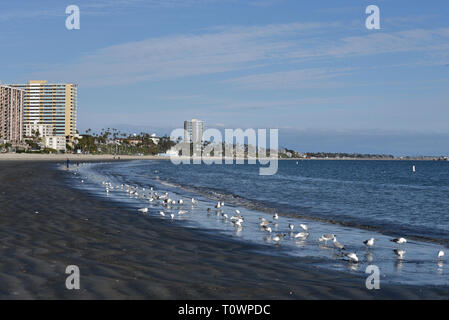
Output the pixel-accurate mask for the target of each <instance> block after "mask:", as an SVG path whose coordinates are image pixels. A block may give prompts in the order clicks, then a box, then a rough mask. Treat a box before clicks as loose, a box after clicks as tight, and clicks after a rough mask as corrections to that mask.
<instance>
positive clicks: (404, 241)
mask: <svg viewBox="0 0 449 320" xmlns="http://www.w3.org/2000/svg"><path fill="white" fill-rule="evenodd" d="M390 241H393V242H394V243H396V244H403V243H407V239H405V238H402V237H400V238H396V239H391V240H390Z"/></svg>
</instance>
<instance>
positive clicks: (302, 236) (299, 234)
mask: <svg viewBox="0 0 449 320" xmlns="http://www.w3.org/2000/svg"><path fill="white" fill-rule="evenodd" d="M308 236H309V233H308V232H298V233H297V234H295V239H298V238H299V239H305V238H307V237H308Z"/></svg>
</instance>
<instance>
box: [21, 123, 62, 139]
mask: <svg viewBox="0 0 449 320" xmlns="http://www.w3.org/2000/svg"><path fill="white" fill-rule="evenodd" d="M54 131H55V128H54V127H53V125H51V124H42V123H41V124H39V123H38V122H37V121H36V122H35V123H32V124H26V125H25V131H24V135H25V137H32V136H34V135H35V133H36V132H39V137H41V138H42V137H47V136H53V135H55V132H54Z"/></svg>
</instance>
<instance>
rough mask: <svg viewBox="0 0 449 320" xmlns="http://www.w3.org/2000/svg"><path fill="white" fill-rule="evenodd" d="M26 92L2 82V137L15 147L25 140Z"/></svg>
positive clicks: (0, 115) (0, 91)
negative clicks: (24, 107)
mask: <svg viewBox="0 0 449 320" xmlns="http://www.w3.org/2000/svg"><path fill="white" fill-rule="evenodd" d="M23 104H24V91H23V90H20V89H17V88H13V87H10V86H6V85H2V84H1V82H0V136H1V138H2V139H3V140H4V141H8V142H10V143H11V144H13V145H17V144H20V142H21V141H22V140H23Z"/></svg>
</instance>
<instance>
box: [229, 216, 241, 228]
mask: <svg viewBox="0 0 449 320" xmlns="http://www.w3.org/2000/svg"><path fill="white" fill-rule="evenodd" d="M231 222H232V223H233V224H234V226H237V227H241V226H242V223H243V219H242V218H239V219H237V220H232V221H231Z"/></svg>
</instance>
